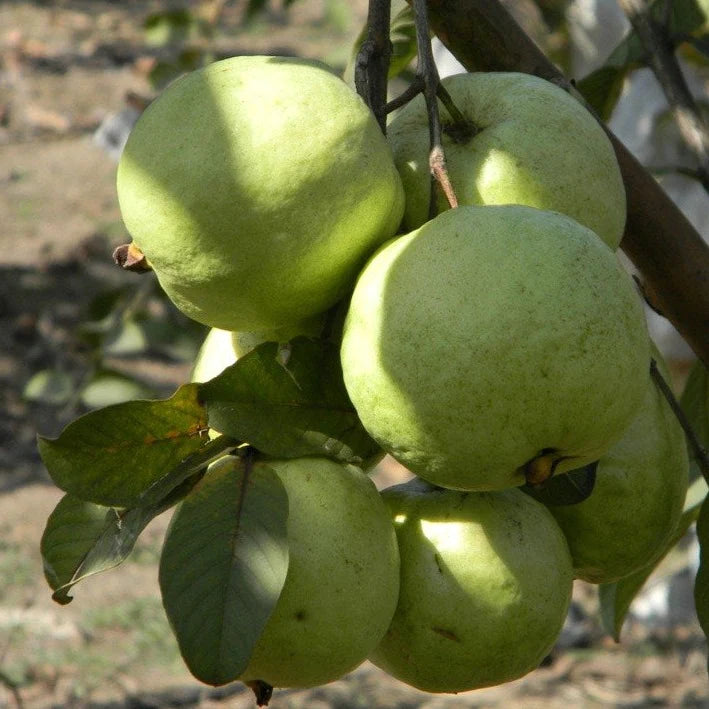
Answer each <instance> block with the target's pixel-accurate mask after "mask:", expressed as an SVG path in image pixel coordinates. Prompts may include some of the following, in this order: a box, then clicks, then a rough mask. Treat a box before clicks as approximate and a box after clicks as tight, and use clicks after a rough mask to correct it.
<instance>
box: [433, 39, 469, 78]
mask: <svg viewBox="0 0 709 709" xmlns="http://www.w3.org/2000/svg"><path fill="white" fill-rule="evenodd" d="M431 46H432V47H433V58H434V60H435V62H436V66H437V67H438V74H439V76H440V77H441V79H443V78H445V77H446V76H452V75H453V74H463V73H465V67H464V66H463V65H462V64H461V63H460V62H459V61H458V60H457V59H456V58H455V57H454V56H453V55H452V54H451V53H450V52H449V51H448V50H447V49H446V47H445V46H444V45H443V42H441V40H440V39H438V37H434V38H433V41H432V42H431Z"/></svg>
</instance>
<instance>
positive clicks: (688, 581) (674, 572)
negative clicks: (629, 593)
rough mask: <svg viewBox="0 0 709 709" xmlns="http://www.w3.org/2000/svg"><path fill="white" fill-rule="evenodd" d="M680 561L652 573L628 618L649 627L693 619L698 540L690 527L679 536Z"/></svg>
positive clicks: (665, 626) (682, 623) (672, 624)
mask: <svg viewBox="0 0 709 709" xmlns="http://www.w3.org/2000/svg"><path fill="white" fill-rule="evenodd" d="M681 553H682V559H683V561H682V563H681V564H680V566H679V568H677V567H676V565H673V566H671V567H670V570H669V571H668V572H666V573H664V574H663V573H655V574H654V575H653V576H652V577H651V578H650V580H649V581H648V583H647V585H646V587H645V588H644V589H643V591H642V592H641V593H640V594H638V596H637V597H636V598H635V600H634V601H633V602H632V604H631V606H630V610H629V612H628V615H629V617H630V619H632V620H635V621H640V622H642V623H643V625H645V626H647V627H650V628H671V627H672V626H675V625H688V624H691V623H696V622H697V612H696V610H695V607H694V579H695V577H696V575H697V569H698V568H699V542H698V541H697V535H696V533H695V531H694V529H692V530H691V531H690V532H688V533H687V536H686V537H685V539H684V540H683V549H682V552H681Z"/></svg>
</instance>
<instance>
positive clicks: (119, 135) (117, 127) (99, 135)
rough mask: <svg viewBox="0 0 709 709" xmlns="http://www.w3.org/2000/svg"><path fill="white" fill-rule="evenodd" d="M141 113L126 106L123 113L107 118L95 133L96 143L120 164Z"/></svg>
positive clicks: (113, 114)
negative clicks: (119, 161)
mask: <svg viewBox="0 0 709 709" xmlns="http://www.w3.org/2000/svg"><path fill="white" fill-rule="evenodd" d="M140 113H141V112H140V111H139V110H138V109H137V108H134V107H133V106H126V108H124V109H123V110H122V111H119V112H118V113H112V114H110V115H109V116H106V118H104V119H103V121H102V122H101V125H100V126H99V127H98V128H97V129H96V131H95V132H94V143H96V144H97V145H98V146H99V147H101V148H103V149H104V150H105V151H106V152H107V153H108V154H109V155H110V156H111V157H112V158H113V159H114V160H115V161H116V162H118V160H119V159H120V157H121V153H122V152H123V148H124V147H125V144H126V141H127V140H128V136H129V135H130V132H131V130H132V129H133V126H134V125H135V122H136V121H137V120H138V118H139V116H140Z"/></svg>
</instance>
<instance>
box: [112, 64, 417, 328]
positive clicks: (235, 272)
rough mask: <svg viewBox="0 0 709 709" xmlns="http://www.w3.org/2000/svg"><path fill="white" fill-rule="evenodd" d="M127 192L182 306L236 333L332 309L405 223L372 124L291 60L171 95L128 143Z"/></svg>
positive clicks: (202, 76) (216, 73)
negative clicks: (365, 264)
mask: <svg viewBox="0 0 709 709" xmlns="http://www.w3.org/2000/svg"><path fill="white" fill-rule="evenodd" d="M117 188H118V199H119V204H120V209H121V214H122V216H123V220H124V222H125V225H126V227H127V229H128V231H129V232H130V234H131V235H132V237H133V242H134V244H135V246H137V247H138V248H139V249H140V251H142V253H143V254H144V255H145V256H146V258H147V260H148V262H149V264H150V265H151V266H152V268H153V270H154V271H155V273H156V275H157V277H158V280H159V281H160V284H161V285H162V287H163V288H164V290H165V292H166V293H167V294H168V296H169V297H170V298H171V299H172V301H173V302H174V303H175V304H176V305H177V307H178V308H180V309H181V310H182V311H183V312H185V313H186V314H187V315H188V316H190V317H192V318H194V319H195V320H198V321H200V322H203V323H205V324H207V325H211V326H213V327H217V328H220V329H223V330H233V331H261V330H270V329H274V328H280V327H283V326H287V325H289V324H290V323H292V322H297V321H301V320H304V319H306V318H309V317H310V316H312V315H314V314H316V313H319V312H322V311H324V310H326V309H327V308H329V307H330V306H332V305H334V304H335V303H336V302H337V301H338V300H339V299H340V298H342V296H343V295H345V293H346V292H347V290H348V289H349V288H350V287H351V285H352V282H353V281H354V279H355V277H356V275H357V272H358V271H359V269H360V268H361V266H362V264H363V262H364V261H365V260H366V258H367V257H368V256H369V255H370V253H371V252H372V251H373V250H374V249H375V248H376V247H377V246H378V245H379V244H381V243H382V241H384V240H386V239H387V238H389V237H390V236H392V235H393V234H394V233H395V231H396V230H397V228H398V226H399V222H400V220H401V215H402V212H403V191H402V187H401V181H400V179H399V176H398V174H397V171H396V169H395V167H394V164H393V161H392V158H391V154H390V151H389V148H388V146H387V144H386V140H385V138H384V136H383V135H382V133H381V131H380V129H379V127H378V125H377V122H376V120H375V119H374V117H373V115H372V113H371V111H370V110H369V109H368V108H367V106H366V105H365V104H364V102H363V101H362V100H361V99H360V98H359V96H357V94H356V93H355V92H354V91H352V89H350V88H349V87H348V86H347V85H346V84H345V83H344V82H343V81H342V80H341V79H339V78H338V77H337V76H335V75H334V74H333V73H332V72H331V71H330V70H329V69H328V68H327V67H326V66H325V65H323V64H320V63H318V62H314V61H308V60H303V59H297V58H294V57H275V56H271V57H266V56H240V57H232V58H230V59H225V60H222V61H218V62H214V63H213V64H210V65H209V66H207V67H205V68H204V69H200V70H198V71H195V72H192V73H190V74H187V75H186V76H184V77H182V78H180V79H178V80H177V81H175V82H174V83H172V84H171V85H170V86H168V88H167V89H166V90H165V91H164V92H163V93H162V94H161V95H160V96H159V97H158V98H157V99H156V100H155V101H154V102H153V103H152V104H151V105H150V106H149V107H148V109H147V110H146V111H145V113H144V114H143V115H142V116H141V118H140V119H139V120H138V122H137V124H136V126H135V128H134V129H133V131H132V132H131V135H130V137H129V139H128V142H127V144H126V147H125V150H124V151H123V153H122V156H121V160H120V163H119V165H118V176H117Z"/></svg>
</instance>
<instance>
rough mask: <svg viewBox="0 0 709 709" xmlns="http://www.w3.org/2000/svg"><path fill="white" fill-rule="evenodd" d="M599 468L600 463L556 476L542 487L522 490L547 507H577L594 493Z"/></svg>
mask: <svg viewBox="0 0 709 709" xmlns="http://www.w3.org/2000/svg"><path fill="white" fill-rule="evenodd" d="M597 468H598V461H596V462H595V463H589V464H588V465H586V466H584V467H583V468H578V469H577V470H571V471H569V472H568V473H562V474H561V475H554V476H553V477H551V478H549V480H547V481H546V482H544V483H542V484H541V485H523V486H522V487H521V490H522V491H523V492H526V493H527V494H528V495H529V496H530V497H533V498H534V499H535V500H538V501H539V502H543V503H544V504H545V505H577V504H578V503H579V502H583V501H584V500H585V499H586V498H587V497H588V496H589V495H590V494H591V493H592V492H593V487H594V485H595V484H596V469H597Z"/></svg>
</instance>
